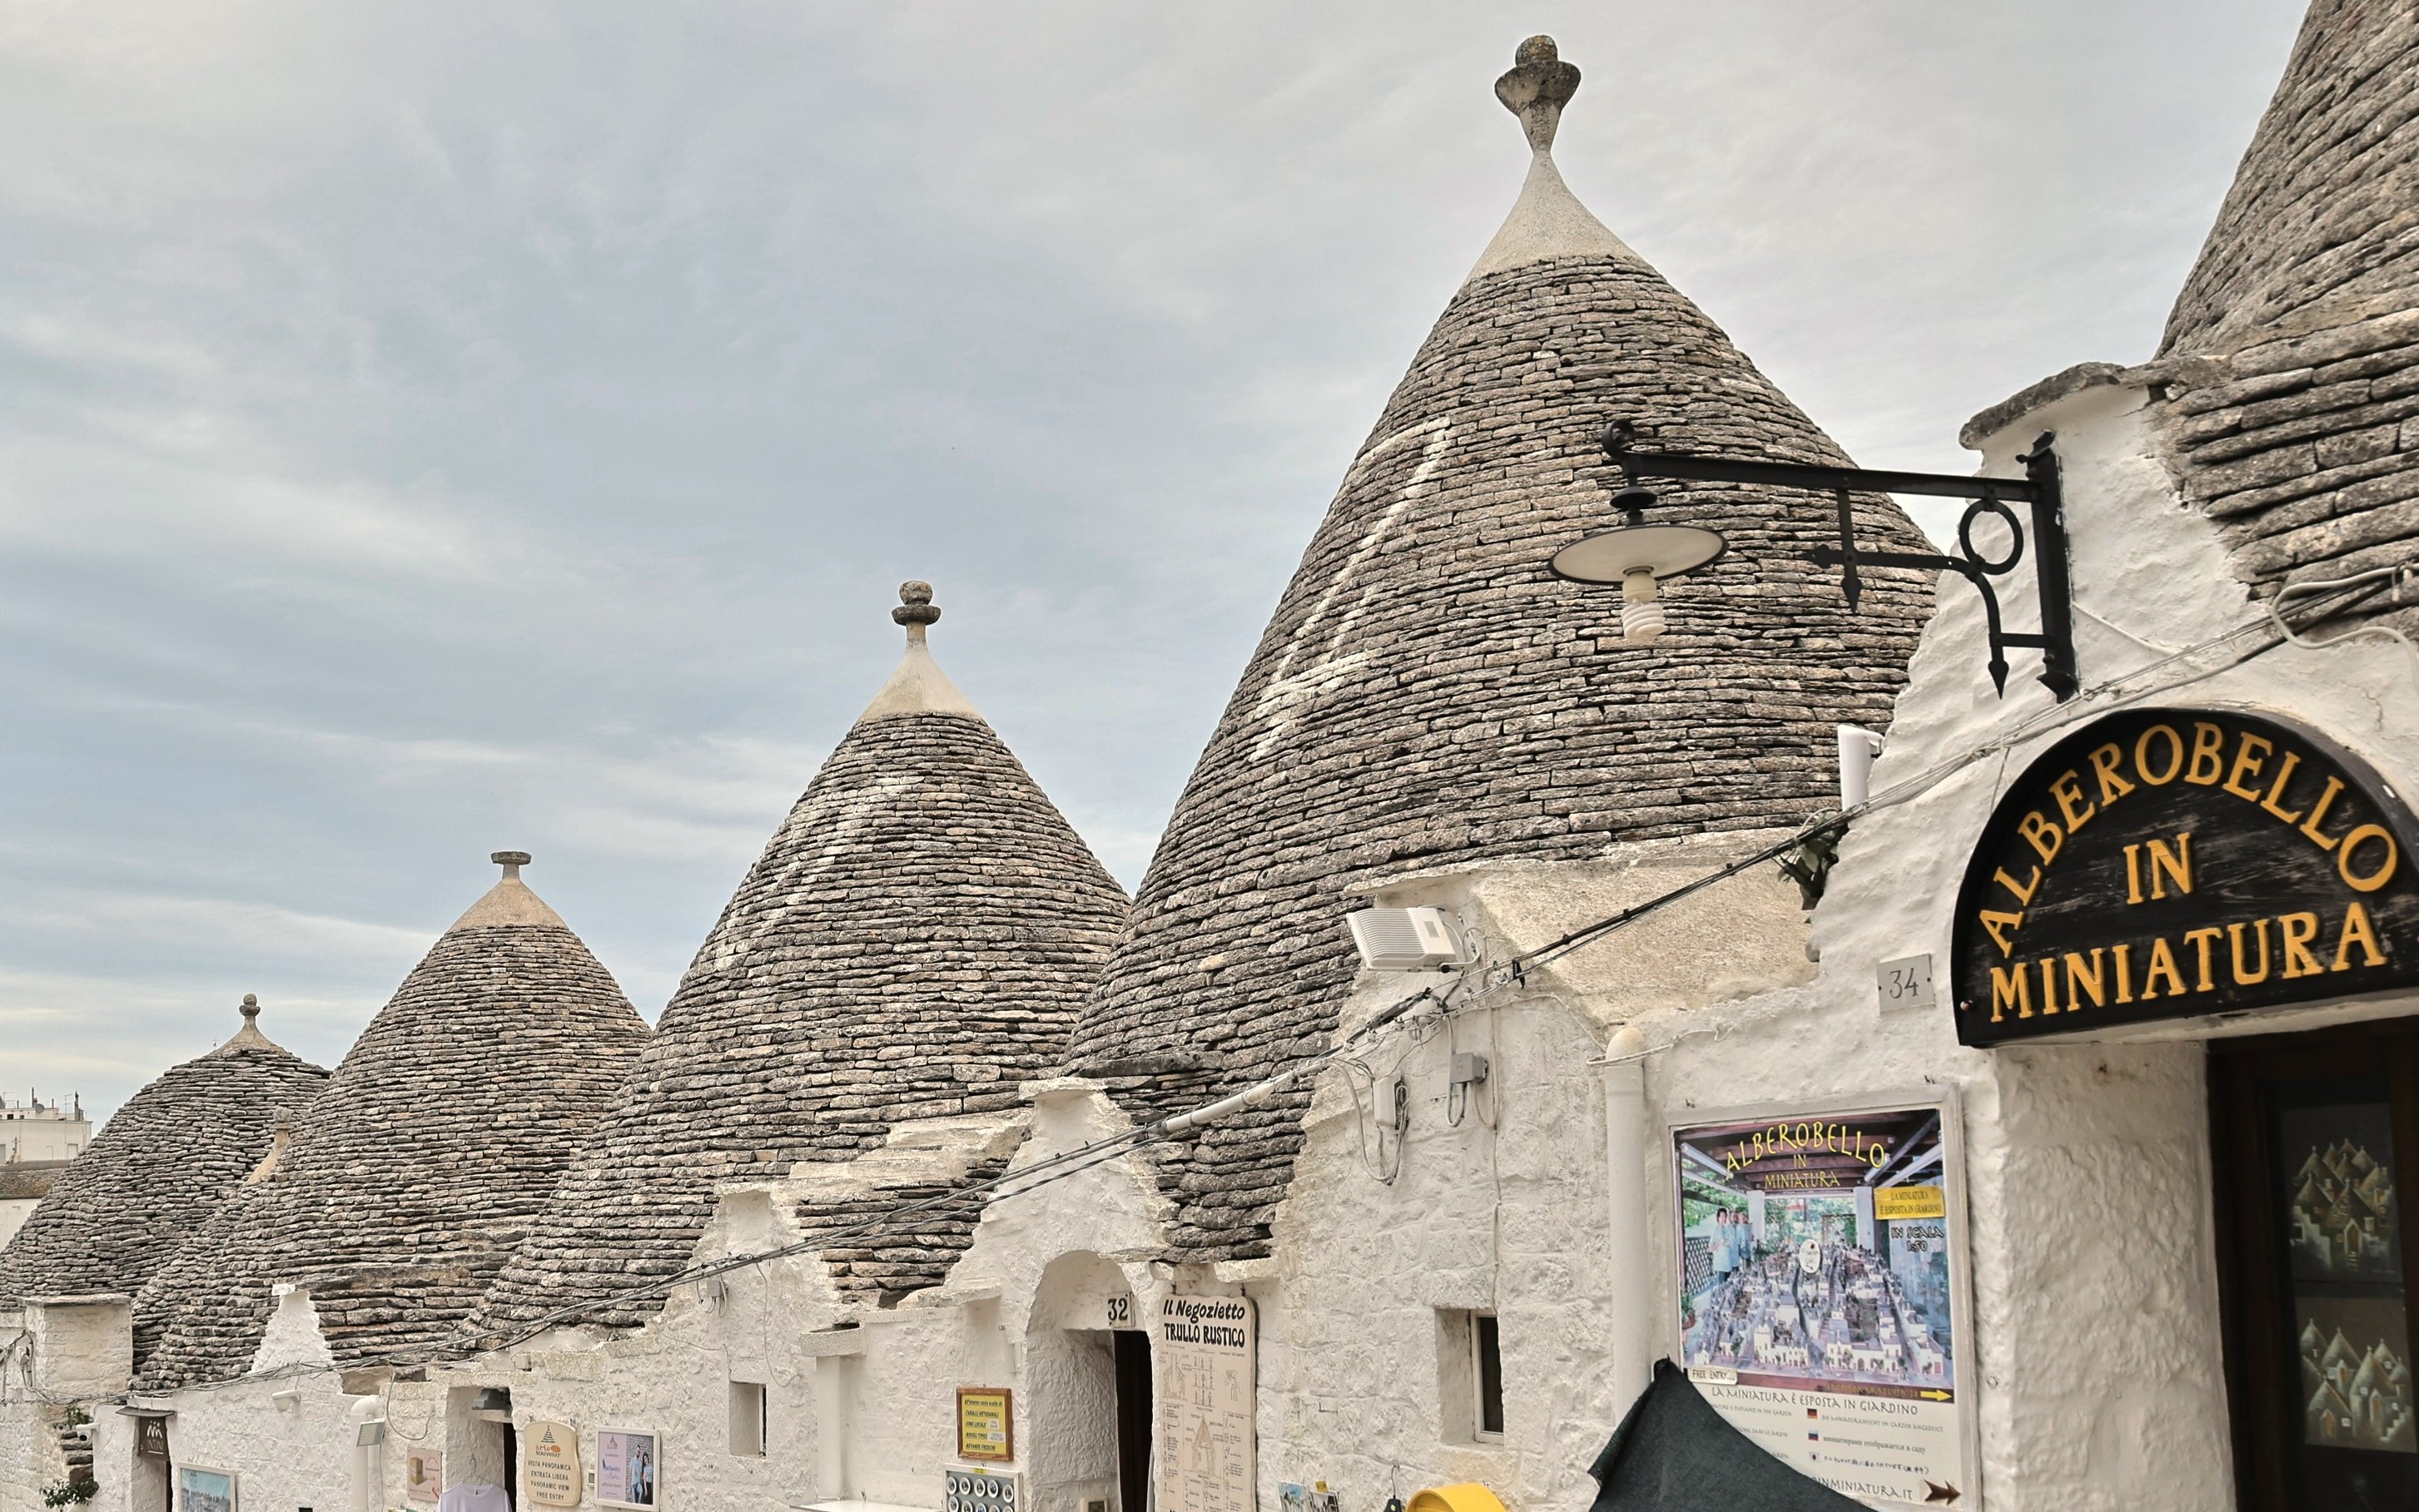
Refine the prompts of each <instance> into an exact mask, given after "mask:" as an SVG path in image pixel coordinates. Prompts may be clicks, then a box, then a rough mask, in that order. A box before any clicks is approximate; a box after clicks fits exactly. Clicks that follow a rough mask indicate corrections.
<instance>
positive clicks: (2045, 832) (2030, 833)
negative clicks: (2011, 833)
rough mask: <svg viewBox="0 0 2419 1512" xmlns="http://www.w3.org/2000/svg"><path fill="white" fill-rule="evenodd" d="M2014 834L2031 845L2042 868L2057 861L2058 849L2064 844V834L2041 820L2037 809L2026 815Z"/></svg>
mask: <svg viewBox="0 0 2419 1512" xmlns="http://www.w3.org/2000/svg"><path fill="white" fill-rule="evenodd" d="M2016 832H2017V833H2018V834H2021V835H2023V836H2024V837H2025V838H2026V840H2027V841H2029V842H2030V843H2031V845H2032V848H2033V850H2034V852H2035V853H2036V854H2038V855H2039V856H2040V857H2041V859H2042V865H2044V866H2046V865H2048V864H2049V863H2051V862H2053V861H2056V860H2057V850H2058V848H2059V847H2060V846H2063V845H2065V844H2066V832H2064V831H2063V830H2060V829H2059V828H2058V827H2057V825H2055V824H2052V823H2051V822H2050V821H2049V820H2047V819H2045V818H2043V817H2042V811H2041V810H2039V809H2034V810H2032V811H2030V812H2029V813H2027V814H2026V816H2025V817H2024V822H2022V823H2021V824H2018V825H2017V826H2016Z"/></svg>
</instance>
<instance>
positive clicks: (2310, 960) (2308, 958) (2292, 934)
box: [2276, 913, 2323, 982]
mask: <svg viewBox="0 0 2419 1512" xmlns="http://www.w3.org/2000/svg"><path fill="white" fill-rule="evenodd" d="M2276 933H2277V934H2278V936H2279V937H2281V938H2282V939H2283V940H2284V942H2285V980H2287V981H2288V982H2289V981H2291V980H2292V979H2293V978H2295V977H2297V976H2316V975H2318V974H2319V971H2320V970H2323V968H2321V967H2320V966H2319V958H2318V957H2317V956H2315V955H2311V954H2310V941H2311V940H2314V939H2318V938H2319V916H2318V915H2317V914H2315V913H2288V914H2287V915H2285V916H2284V917H2283V918H2281V919H2279V920H2277V921H2276Z"/></svg>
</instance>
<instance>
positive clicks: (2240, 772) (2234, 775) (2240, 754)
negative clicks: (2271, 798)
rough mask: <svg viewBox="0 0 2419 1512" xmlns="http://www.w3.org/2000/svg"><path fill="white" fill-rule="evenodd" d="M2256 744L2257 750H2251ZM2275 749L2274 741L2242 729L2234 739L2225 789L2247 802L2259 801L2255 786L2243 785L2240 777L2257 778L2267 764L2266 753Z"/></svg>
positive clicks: (2257, 790)
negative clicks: (2232, 763)
mask: <svg viewBox="0 0 2419 1512" xmlns="http://www.w3.org/2000/svg"><path fill="white" fill-rule="evenodd" d="M2255 745H2256V746H2257V747H2258V748H2259V749H2258V750H2257V751H2256V752H2255V751H2254V750H2252V747H2253V746H2255ZM2274 749H2276V744H2275V742H2274V741H2270V740H2267V739H2265V738H2264V737H2261V736H2257V735H2254V734H2252V733H2251V732H2250V731H2249V730H2244V731H2243V732H2242V735H2241V737H2240V738H2239V739H2238V740H2237V741H2235V746H2234V770H2233V771H2229V772H2227V773H2226V791H2227V792H2229V793H2232V794H2233V795H2234V796H2235V797H2237V798H2240V799H2242V801H2243V802H2247V803H2257V802H2259V789H2258V788H2257V787H2243V786H2242V779H2243V778H2245V777H2251V778H2257V776H2258V775H2259V773H2260V771H2262V770H2263V769H2265V768H2266V767H2267V765H2268V753H2269V752H2271V751H2273V750H2274Z"/></svg>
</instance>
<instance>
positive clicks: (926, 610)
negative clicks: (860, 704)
mask: <svg viewBox="0 0 2419 1512" xmlns="http://www.w3.org/2000/svg"><path fill="white" fill-rule="evenodd" d="M890 618H891V619H895V620H897V621H898V622H899V623H900V624H902V625H905V626H906V627H907V654H906V655H904V656H902V657H901V658H900V659H899V666H898V669H897V670H896V671H894V672H892V673H891V674H890V680H889V681H888V682H886V683H884V684H883V685H882V691H881V692H880V693H878V694H875V695H873V702H871V704H868V705H867V706H866V709H865V712H864V713H862V714H859V715H858V716H857V723H858V724H860V725H861V724H863V723H865V722H866V721H867V720H869V719H886V718H888V717H890V716H891V715H893V714H973V713H974V712H975V706H974V705H972V704H970V703H968V702H966V695H964V694H962V693H960V692H959V691H958V689H957V684H955V683H953V682H951V681H950V680H949V679H948V674H947V673H944V672H943V671H942V670H941V668H940V666H939V665H938V664H935V663H934V662H933V660H932V648H931V647H929V646H927V645H925V644H924V632H925V630H926V628H927V627H929V626H930V625H931V624H932V622H933V621H934V620H936V619H940V618H941V611H940V609H939V608H938V607H936V606H935V605H934V604H933V603H932V584H930V583H922V582H917V581H915V580H914V579H910V580H908V581H907V582H904V583H901V584H900V585H899V607H898V608H896V609H893V610H891V611H890ZM975 717H977V718H980V717H981V716H980V715H976V716H975Z"/></svg>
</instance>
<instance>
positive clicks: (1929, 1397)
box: [1916, 1391, 1951, 1402]
mask: <svg viewBox="0 0 2419 1512" xmlns="http://www.w3.org/2000/svg"><path fill="white" fill-rule="evenodd" d="M1916 1395H1917V1396H1918V1397H1922V1398H1923V1399H1924V1400H1925V1401H1928V1402H1945V1401H1949V1400H1950V1399H1951V1398H1950V1397H1949V1393H1947V1392H1945V1391H1918V1392H1917V1393H1916Z"/></svg>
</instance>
